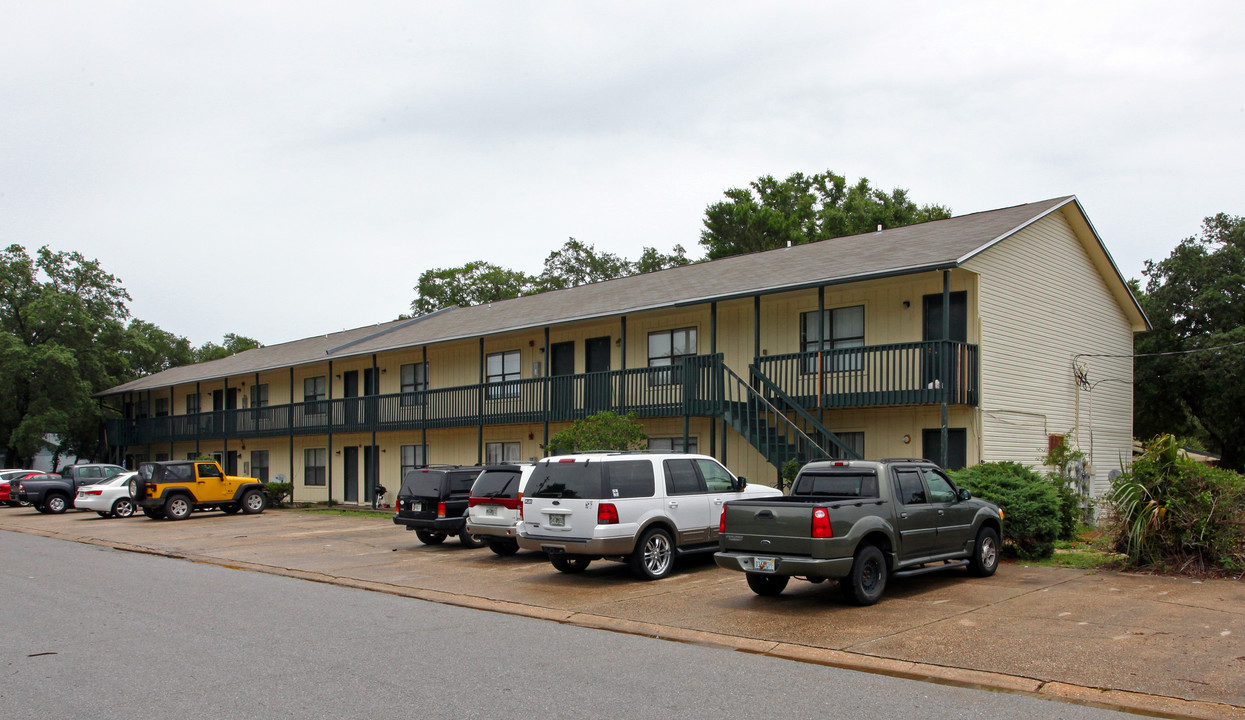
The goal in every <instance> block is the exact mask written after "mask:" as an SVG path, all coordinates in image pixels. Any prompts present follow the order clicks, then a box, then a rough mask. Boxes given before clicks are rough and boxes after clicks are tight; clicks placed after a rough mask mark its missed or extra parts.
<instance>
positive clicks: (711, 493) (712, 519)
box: [519, 453, 782, 580]
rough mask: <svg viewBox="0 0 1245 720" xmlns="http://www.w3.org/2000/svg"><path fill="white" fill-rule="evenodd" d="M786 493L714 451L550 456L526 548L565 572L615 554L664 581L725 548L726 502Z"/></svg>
mask: <svg viewBox="0 0 1245 720" xmlns="http://www.w3.org/2000/svg"><path fill="white" fill-rule="evenodd" d="M781 494H782V493H781V492H779V491H778V490H775V489H774V488H769V487H763V486H753V485H748V484H747V482H746V481H745V480H744V478H742V477H741V478H736V477H735V476H734V475H732V474H731V472H730V471H729V470H727V469H726V468H724V467H722V464H721V463H719V462H718V461H717V460H715V459H713V458H711V457H709V456H707V455H684V454H681V453H679V454H671V453H585V454H582V455H566V456H561V457H551V458H546V459H545V460H542V461H541V462H539V463H537V465H536V468H535V470H534V471H533V473H532V476H531V478H530V479H529V480H528V482H527V486H526V488H525V490H524V493H523V501H522V503H521V505H520V507H521V509H522V510H521V512H522V519H523V521H522V522H521V523H520V524H519V547H521V548H524V549H525V550H541V551H543V552H545V553H546V554H547V555H548V556H549V561H550V562H551V563H553V566H554V567H555V568H557V569H558V570H561V571H562V572H565V573H577V572H582V571H583V570H584V569H585V568H587V567H588V564H589V563H590V562H592V561H593V560H596V559H599V558H610V559H614V560H622V561H624V562H627V563H628V564H629V565H630V566H631V571H632V573H633V574H635V575H636V577H639V578H640V579H643V580H656V579H658V578H663V577H665V576H667V575H669V574H670V571H671V569H672V568H673V566H674V558H675V556H676V555H686V554H690V553H696V552H714V551H715V550H717V547H718V521H719V519H720V518H721V515H722V505H723V503H725V502H726V501H728V500H735V499H737V498H744V497H765V496H769V495H781Z"/></svg>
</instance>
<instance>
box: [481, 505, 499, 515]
mask: <svg viewBox="0 0 1245 720" xmlns="http://www.w3.org/2000/svg"><path fill="white" fill-rule="evenodd" d="M484 514H485V515H496V514H497V506H496V505H485V506H484Z"/></svg>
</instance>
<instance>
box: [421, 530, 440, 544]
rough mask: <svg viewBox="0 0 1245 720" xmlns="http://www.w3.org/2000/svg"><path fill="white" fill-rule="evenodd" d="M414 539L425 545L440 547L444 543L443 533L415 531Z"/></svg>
mask: <svg viewBox="0 0 1245 720" xmlns="http://www.w3.org/2000/svg"><path fill="white" fill-rule="evenodd" d="M415 537H417V538H419V541H420V542H421V543H423V544H425V545H440V544H441V543H443V542H445V533H435V532H429V531H428V530H416V531H415Z"/></svg>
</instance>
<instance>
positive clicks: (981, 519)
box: [714, 459, 1003, 605]
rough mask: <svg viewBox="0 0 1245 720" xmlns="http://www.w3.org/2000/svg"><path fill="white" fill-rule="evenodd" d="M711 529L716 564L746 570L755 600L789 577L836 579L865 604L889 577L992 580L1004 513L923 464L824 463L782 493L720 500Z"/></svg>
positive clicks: (809, 467) (803, 472) (901, 461)
mask: <svg viewBox="0 0 1245 720" xmlns="http://www.w3.org/2000/svg"><path fill="white" fill-rule="evenodd" d="M719 530H720V532H719V535H718V538H719V551H718V552H717V553H716V554H715V555H714V558H715V560H716V561H717V564H718V565H719V566H720V567H723V568H726V569H728V570H737V571H739V572H742V573H745V574H746V575H747V578H748V586H749V587H750V588H752V590H753V592H755V593H757V594H758V595H777V594H779V593H781V592H782V591H783V589H784V588H786V587H787V582H788V581H789V580H790V579H791V578H793V577H795V578H801V579H804V580H809V581H811V582H815V583H816V582H821V581H823V580H827V579H835V580H839V582H840V585H841V587H842V589H843V591H844V594H845V595H846V596H847V598H848V599H849V600H850V601H852V602H854V603H856V604H859V605H872V604H873V603H875V602H877V601H878V599H879V598H881V597H882V592H883V590H885V589H886V581H887V578H888V577H905V576H910V575H919V574H922V573H927V572H934V571H938V570H946V569H949V568H959V567H967V568H968V571H969V572H970V573H971V574H973V575H977V576H981V577H984V576H988V575H993V574H994V571H995V569H996V568H997V567H998V563H999V550H1000V542H1001V538H1002V536H1003V513H1002V511H1000V510H999V508H998V507H997V506H996V505H993V504H992V503H988V502H986V501H984V500H980V499H974V498H972V497H971V496H970V494H969V492H968V491H967V490H961V489H958V488H956V487H955V484H954V483H953V482H951V480H950V478H948V477H947V476H946V474H945V473H943V471H942V470H941V469H939V467H938V466H937V465H935V464H934V463H931V462H929V461H927V460H911V459H890V460H881V461H867V460H843V461H838V460H828V461H820V462H813V463H809V464H808V465H805V466H804V468H803V469H801V470H800V473H799V475H798V476H796V479H795V482H794V483H793V484H792V489H791V495H789V496H786V497H776V498H760V499H756V500H731V501H730V502H728V503H726V506H725V510H724V511H723V513H722V518H721V527H720V528H719Z"/></svg>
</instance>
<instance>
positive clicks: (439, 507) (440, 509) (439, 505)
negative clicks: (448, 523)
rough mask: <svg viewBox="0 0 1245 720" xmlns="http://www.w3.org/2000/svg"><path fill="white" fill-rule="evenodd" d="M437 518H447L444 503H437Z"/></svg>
mask: <svg viewBox="0 0 1245 720" xmlns="http://www.w3.org/2000/svg"><path fill="white" fill-rule="evenodd" d="M437 517H439V518H443V517H445V503H443V502H439V503H437Z"/></svg>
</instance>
